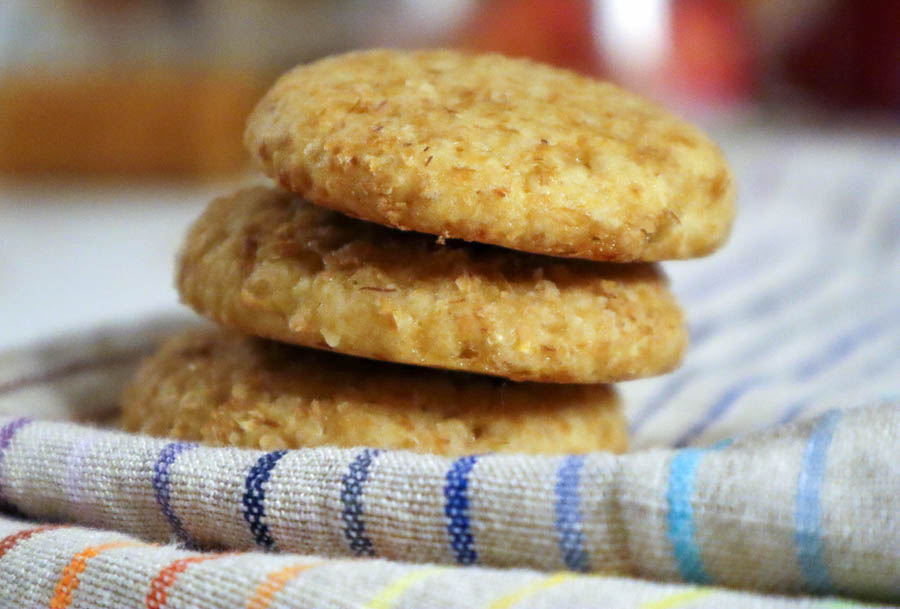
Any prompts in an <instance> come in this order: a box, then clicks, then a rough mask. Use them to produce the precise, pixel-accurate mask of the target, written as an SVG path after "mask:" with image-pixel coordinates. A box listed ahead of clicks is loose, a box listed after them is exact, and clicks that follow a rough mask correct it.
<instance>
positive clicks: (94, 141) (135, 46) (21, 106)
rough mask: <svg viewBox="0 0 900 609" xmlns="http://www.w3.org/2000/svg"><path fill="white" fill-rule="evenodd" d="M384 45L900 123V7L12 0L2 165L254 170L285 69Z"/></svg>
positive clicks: (1, 60)
mask: <svg viewBox="0 0 900 609" xmlns="http://www.w3.org/2000/svg"><path fill="white" fill-rule="evenodd" d="M370 46H391V47H397V46H401V47H416V46H458V47H465V48H471V49H477V50H481V51H497V52H501V53H505V54H509V55H514V56H524V57H531V58H533V59H536V60H539V61H544V62H548V63H552V64H556V65H560V66H565V67H569V68H573V69H575V70H578V71H581V72H584V73H588V74H591V75H595V76H598V77H603V78H609V79H612V80H614V81H617V82H620V83H622V84H624V85H626V86H627V87H630V88H632V89H636V90H638V91H641V92H643V93H645V94H647V95H649V96H651V97H653V98H656V99H658V100H660V101H661V102H663V103H664V104H666V105H668V106H670V107H672V108H674V109H676V110H678V111H680V112H681V113H683V114H687V115H690V116H691V117H693V118H697V119H699V120H701V121H702V122H712V123H716V124H722V123H724V124H726V125H727V124H728V123H729V122H730V123H734V122H739V121H747V120H753V119H754V118H756V119H757V120H758V119H759V116H760V114H762V115H764V116H766V119H767V120H772V119H773V118H775V117H777V118H780V119H781V120H784V121H787V122H797V121H802V122H804V123H807V124H809V123H816V122H819V123H829V122H830V123H833V122H834V121H835V120H851V121H860V120H863V119H865V120H872V121H877V120H879V119H881V120H884V121H886V122H891V121H893V123H894V126H895V127H896V123H897V121H898V120H900V2H897V1H896V0H444V1H442V2H433V1H430V0H381V1H378V2H361V1H358V0H343V1H340V0H327V1H314V0H245V1H237V0H145V1H136V0H4V2H2V3H0V172H2V173H3V174H5V175H7V176H10V175H11V176H29V175H34V174H49V173H52V174H60V173H62V174H71V175H76V176H83V175H92V176H113V175H118V176H147V175H154V176H166V177H168V176H178V177H198V176H200V177H209V176H221V175H223V174H227V173H229V172H235V171H239V170H241V169H243V168H244V164H245V160H246V157H245V154H244V152H243V150H242V147H241V137H240V136H241V130H242V126H243V122H244V118H245V116H246V115H247V113H248V112H249V110H250V109H251V108H252V106H253V103H254V102H255V100H256V99H257V98H258V97H259V96H260V95H261V93H262V92H263V91H264V90H265V88H266V87H267V85H269V84H270V83H271V81H272V80H273V78H275V76H276V75H278V74H279V73H281V72H282V71H284V70H286V69H287V68H289V67H291V66H293V65H295V64H297V63H300V62H303V61H308V60H310V59H313V58H315V57H318V56H321V55H324V54H328V53H334V52H338V51H343V50H347V49H353V48H361V47H370Z"/></svg>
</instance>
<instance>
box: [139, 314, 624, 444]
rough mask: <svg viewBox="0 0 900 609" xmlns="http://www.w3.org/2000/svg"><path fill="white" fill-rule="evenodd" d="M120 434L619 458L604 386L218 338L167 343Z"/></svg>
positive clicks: (619, 435)
mask: <svg viewBox="0 0 900 609" xmlns="http://www.w3.org/2000/svg"><path fill="white" fill-rule="evenodd" d="M122 425H123V426H124V428H125V429H126V430H128V431H133V432H144V433H148V434H152V435H156V436H171V437H174V438H180V439H183V440H194V441H200V442H204V443H207V444H215V445H231V446H244V447H248V448H262V449H264V450H275V449H281V448H301V447H307V446H343V447H352V446H372V447H376V448H385V449H388V448H391V449H408V450H414V451H419V452H428V453H437V454H444V455H462V454H473V453H482V452H522V453H572V452H587V451H594V450H611V451H616V452H621V451H624V450H625V448H626V444H627V440H626V426H625V419H624V417H623V415H622V411H621V409H620V408H619V402H618V398H617V396H616V394H615V392H614V390H613V389H612V388H611V387H610V386H608V385H547V384H536V383H514V382H511V381H505V380H501V379H497V378H493V377H487V376H478V375H472V374H466V373H460V372H444V371H438V370H431V369H428V368H417V367H413V366H403V365H399V364H387V363H384V362H375V361H372V360H367V359H361V358H354V357H347V356H344V355H337V354H333V353H325V352H322V351H316V350H312V349H304V348H302V347H294V346H290V345H284V344H279V343H275V342H271V341H266V340H263V339H257V338H250V337H245V336H240V335H236V334H232V333H228V332H225V331H222V330H199V331H190V332H186V333H182V334H180V335H176V336H174V337H172V338H170V339H169V340H168V341H167V342H166V343H165V344H164V345H163V346H162V347H161V348H160V349H159V351H158V352H157V353H155V354H154V355H152V356H151V357H150V358H148V359H147V360H146V361H145V362H144V363H143V364H142V366H141V367H140V369H139V370H138V372H137V375H136V376H135V378H134V380H133V381H132V383H131V384H130V385H129V387H128V388H127V389H126V391H125V394H124V399H123V404H122Z"/></svg>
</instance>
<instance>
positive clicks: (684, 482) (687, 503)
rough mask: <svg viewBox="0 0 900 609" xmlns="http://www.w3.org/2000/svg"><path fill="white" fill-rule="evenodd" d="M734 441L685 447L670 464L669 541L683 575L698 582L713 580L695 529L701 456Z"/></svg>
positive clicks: (667, 516) (667, 496) (668, 499)
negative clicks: (707, 569)
mask: <svg viewBox="0 0 900 609" xmlns="http://www.w3.org/2000/svg"><path fill="white" fill-rule="evenodd" d="M730 443H731V440H724V441H722V442H719V443H718V444H716V445H714V446H712V447H710V448H705V449H701V448H685V449H682V450H680V451H678V452H677V453H675V456H674V457H673V458H672V463H671V465H670V467H669V488H668V490H667V491H666V503H667V505H668V513H667V515H666V519H667V525H668V531H667V532H668V536H669V542H670V543H671V544H672V552H673V554H674V556H675V562H676V564H677V565H678V571H679V573H681V578H682V579H683V580H685V581H688V582H693V583H696V584H711V583H712V580H711V579H710V577H709V575H708V574H707V572H706V567H705V566H704V564H703V557H702V555H701V554H700V546H698V545H697V539H696V536H695V531H694V507H693V504H692V503H691V500H692V498H693V495H694V479H695V478H696V477H697V468H698V466H699V465H700V460H701V459H702V458H703V456H704V455H705V454H706V453H709V452H713V451H718V450H722V449H723V448H725V447H727V446H728V445H729V444H730Z"/></svg>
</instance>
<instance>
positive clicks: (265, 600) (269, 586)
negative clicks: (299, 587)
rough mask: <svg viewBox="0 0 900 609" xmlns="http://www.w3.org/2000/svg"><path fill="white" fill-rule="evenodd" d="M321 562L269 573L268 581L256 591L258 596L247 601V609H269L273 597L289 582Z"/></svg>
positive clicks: (289, 566)
mask: <svg viewBox="0 0 900 609" xmlns="http://www.w3.org/2000/svg"><path fill="white" fill-rule="evenodd" d="M321 564H324V563H321V562H311V563H304V564H295V565H288V566H286V567H284V568H283V569H279V570H278V571H274V572H272V573H269V575H268V576H267V577H266V580H265V581H264V582H263V583H261V584H260V585H259V587H258V588H257V589H256V594H254V595H253V598H251V599H250V600H249V601H247V609H268V607H269V605H270V604H271V603H272V597H274V596H275V594H277V593H278V591H279V590H281V589H282V588H284V587H285V586H286V585H287V583H288V582H289V581H291V580H292V579H294V578H295V577H297V576H298V575H299V574H301V573H303V572H304V571H306V570H307V569H311V568H313V567H317V566H319V565H321Z"/></svg>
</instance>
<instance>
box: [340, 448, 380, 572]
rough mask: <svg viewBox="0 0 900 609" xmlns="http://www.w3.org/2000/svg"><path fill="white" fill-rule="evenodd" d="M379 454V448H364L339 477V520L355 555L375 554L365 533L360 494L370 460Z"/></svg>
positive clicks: (369, 466)
mask: <svg viewBox="0 0 900 609" xmlns="http://www.w3.org/2000/svg"><path fill="white" fill-rule="evenodd" d="M379 454H381V451H380V450H376V449H371V448H366V449H364V450H363V451H362V452H361V453H359V454H358V455H356V458H355V459H354V460H353V462H352V463H350V467H349V468H348V470H347V473H346V474H344V476H343V477H342V478H341V483H342V484H343V487H342V489H341V503H342V504H343V505H344V509H343V510H342V511H341V520H343V521H344V537H346V538H347V542H348V543H349V544H350V549H351V550H353V553H354V554H356V555H357V556H375V548H374V546H373V545H372V540H371V539H369V537H368V536H367V535H366V524H365V522H364V521H363V511H364V508H363V503H362V496H363V492H364V490H365V485H366V481H367V480H368V479H369V469H370V468H371V466H372V460H373V459H374V458H375V457H377V456H378V455H379Z"/></svg>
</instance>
